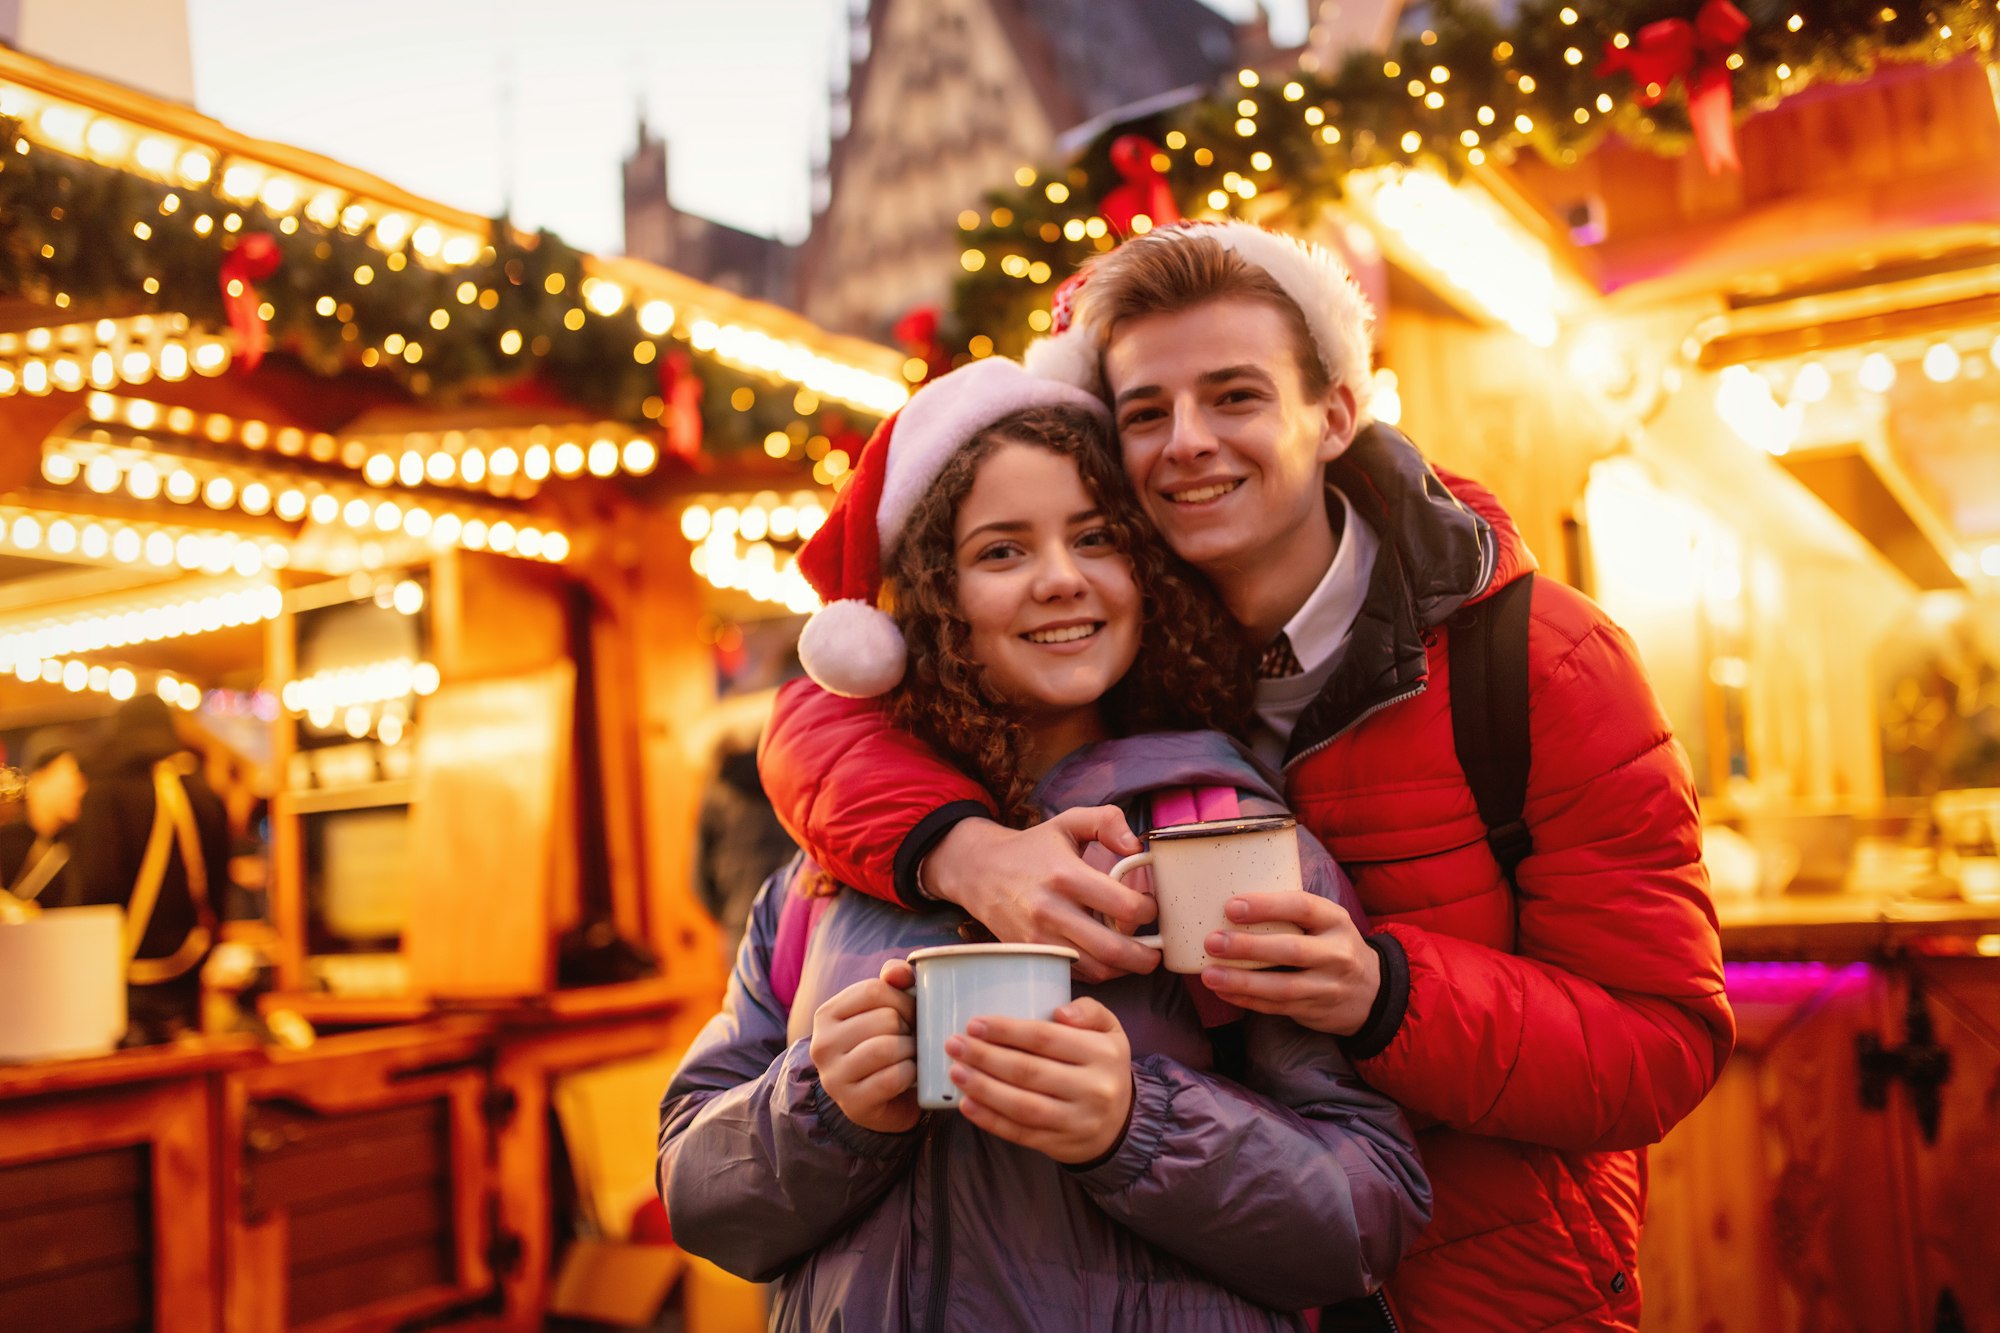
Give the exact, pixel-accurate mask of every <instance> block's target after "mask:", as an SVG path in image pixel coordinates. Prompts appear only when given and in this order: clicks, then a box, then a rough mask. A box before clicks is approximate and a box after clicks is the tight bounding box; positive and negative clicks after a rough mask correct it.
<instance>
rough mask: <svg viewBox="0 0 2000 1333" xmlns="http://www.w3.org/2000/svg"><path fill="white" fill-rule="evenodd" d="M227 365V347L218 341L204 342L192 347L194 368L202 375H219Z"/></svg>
mask: <svg viewBox="0 0 2000 1333" xmlns="http://www.w3.org/2000/svg"><path fill="white" fill-rule="evenodd" d="M228 365H229V348H228V347H227V346H226V345H225V344H223V343H219V342H204V343H201V344H200V345H198V346H197V347H196V348H195V349H194V368H195V370H196V372H198V373H199V374H203V375H220V374H221V373H222V372H223V370H224V369H225V368H226V367H227V366H228Z"/></svg>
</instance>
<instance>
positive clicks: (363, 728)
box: [340, 704, 373, 740]
mask: <svg viewBox="0 0 2000 1333" xmlns="http://www.w3.org/2000/svg"><path fill="white" fill-rule="evenodd" d="M340 721H341V726H342V727H343V728H345V729H346V731H347V734H348V735H350V736H352V737H354V738H355V739H356V740H360V739H361V738H362V737H363V736H366V735H367V734H368V728H369V726H370V724H371V723H372V721H373V719H372V718H370V716H369V714H368V710H367V709H366V708H364V707H362V706H361V705H360V704H355V705H353V706H352V707H350V708H349V709H348V710H347V711H346V712H345V713H344V714H342V715H341V719H340Z"/></svg>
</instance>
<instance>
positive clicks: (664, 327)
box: [639, 301, 674, 338]
mask: <svg viewBox="0 0 2000 1333" xmlns="http://www.w3.org/2000/svg"><path fill="white" fill-rule="evenodd" d="M673 327H674V308H673V307H672V306H670V305H668V304H667V303H666V302H665V301H648V302H646V304H644V305H642V306H640V307H639V329H640V331H641V332H643V333H645V334H647V335H648V336H649V337H654V338H660V337H664V336H665V335H666V334H667V333H668V331H670V330H671V329H672V328H673Z"/></svg>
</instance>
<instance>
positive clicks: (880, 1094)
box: [810, 958, 920, 1134]
mask: <svg viewBox="0 0 2000 1333" xmlns="http://www.w3.org/2000/svg"><path fill="white" fill-rule="evenodd" d="M915 984H916V974H915V973H914V972H912V971H911V970H910V965H909V964H908V963H906V962H904V961H903V960H902V959H900V958H892V959H890V960H889V961H888V962H886V963H884V964H882V973H881V975H880V976H878V977H876V978H875V979H874V980H873V981H857V982H855V983H854V984H853V985H852V986H849V987H848V988H847V989H846V990H843V991H841V992H840V993H839V994H838V995H835V996H834V997H833V998H831V999H829V1000H828V1001H827V1002H826V1003H824V1004H822V1005H821V1006H820V1007H819V1008H817V1009H815V1010H813V1027H812V1045H811V1047H810V1050H811V1052H812V1061H813V1066H814V1067H815V1068H816V1069H818V1070H819V1085H820V1086H821V1087H822V1088H825V1089H826V1095H827V1096H829V1097H831V1098H833V1102H834V1105H836V1106H838V1107H839V1108H840V1109H841V1112H842V1114H844V1115H846V1117H847V1118H848V1119H849V1120H852V1121H853V1122H854V1123H855V1124H857V1125H859V1126H861V1128H863V1129H872V1130H875V1131H876V1132H877V1133H881V1134H902V1133H905V1132H907V1131H909V1130H912V1129H915V1128H916V1127H917V1117H918V1115H919V1114H920V1113H919V1111H918V1109H917V1039H916V1036H915V1035H914V1034H915V1030H916V1021H917V1002H916V997H915V996H913V995H911V994H910V987H911V986H913V985H915Z"/></svg>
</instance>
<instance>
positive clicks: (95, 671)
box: [84, 666, 111, 694]
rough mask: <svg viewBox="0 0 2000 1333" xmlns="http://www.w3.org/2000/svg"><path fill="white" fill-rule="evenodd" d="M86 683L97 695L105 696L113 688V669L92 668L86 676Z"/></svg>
mask: <svg viewBox="0 0 2000 1333" xmlns="http://www.w3.org/2000/svg"><path fill="white" fill-rule="evenodd" d="M84 683H85V684H86V686H88V688H90V689H91V690H93V691H95V692H96V693H98V694H103V693H104V692H105V691H106V690H109V689H110V688H111V668H110V667H107V666H94V667H92V668H90V670H89V671H88V672H87V673H85V675H84Z"/></svg>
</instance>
